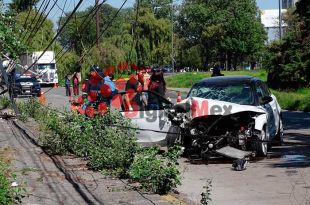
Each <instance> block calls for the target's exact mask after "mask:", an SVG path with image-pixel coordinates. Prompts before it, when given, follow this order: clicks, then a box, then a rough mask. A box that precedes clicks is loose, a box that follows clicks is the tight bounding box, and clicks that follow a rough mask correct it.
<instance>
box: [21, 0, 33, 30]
mask: <svg viewBox="0 0 310 205" xmlns="http://www.w3.org/2000/svg"><path fill="white" fill-rule="evenodd" d="M34 1H35V0H33V3H32V4H33V5H34ZM32 4H31V6H30V8H29V11H28V13H27V16H26V20H25V22H24V23H23V28H25V26H26V23H27V21H28V18H29V16H30V13H31V11H32V6H33V5H32Z"/></svg>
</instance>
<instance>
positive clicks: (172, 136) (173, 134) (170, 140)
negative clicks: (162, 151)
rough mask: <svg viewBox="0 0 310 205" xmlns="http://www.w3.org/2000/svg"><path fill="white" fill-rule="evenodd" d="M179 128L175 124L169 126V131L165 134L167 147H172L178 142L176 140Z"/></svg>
mask: <svg viewBox="0 0 310 205" xmlns="http://www.w3.org/2000/svg"><path fill="white" fill-rule="evenodd" d="M180 131H181V130H180V128H179V127H177V126H171V127H170V128H169V131H168V132H169V133H168V134H167V137H166V140H167V147H168V148H169V147H173V146H174V145H176V144H178V142H177V140H178V138H179V135H180Z"/></svg>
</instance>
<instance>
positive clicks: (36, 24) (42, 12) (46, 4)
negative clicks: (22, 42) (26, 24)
mask: <svg viewBox="0 0 310 205" xmlns="http://www.w3.org/2000/svg"><path fill="white" fill-rule="evenodd" d="M50 2H51V1H50V0H49V1H48V2H46V3H45V5H44V8H43V10H42V11H41V12H40V15H39V18H38V20H37V22H36V23H35V25H34V27H32V29H31V31H30V33H29V35H28V37H27V40H26V42H28V41H29V39H30V38H31V34H32V33H33V32H34V31H35V30H36V29H38V25H39V23H40V21H41V19H42V17H43V15H44V12H45V11H46V10H47V8H48V5H49V4H50ZM25 37H26V36H25Z"/></svg>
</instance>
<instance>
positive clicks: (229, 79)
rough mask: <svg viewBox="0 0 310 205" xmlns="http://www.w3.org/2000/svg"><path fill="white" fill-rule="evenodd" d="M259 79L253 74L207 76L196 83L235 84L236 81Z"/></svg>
mask: <svg viewBox="0 0 310 205" xmlns="http://www.w3.org/2000/svg"><path fill="white" fill-rule="evenodd" d="M258 80H259V79H258V78H256V77H253V76H247V75H244V76H217V77H211V78H205V79H203V80H201V81H199V82H198V83H196V85H200V84H230V83H232V84H235V83H250V82H252V81H258Z"/></svg>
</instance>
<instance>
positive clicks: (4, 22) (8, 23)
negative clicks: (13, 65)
mask: <svg viewBox="0 0 310 205" xmlns="http://www.w3.org/2000/svg"><path fill="white" fill-rule="evenodd" d="M24 49H25V47H24V45H23V44H22V43H21V41H20V39H19V36H18V30H17V29H16V22H15V20H14V19H13V18H12V16H10V14H8V12H7V10H6V9H5V8H4V5H3V1H2V0H1V1H0V52H1V54H9V55H10V56H11V57H17V56H18V55H19V54H20V53H22V52H23V51H24Z"/></svg>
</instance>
